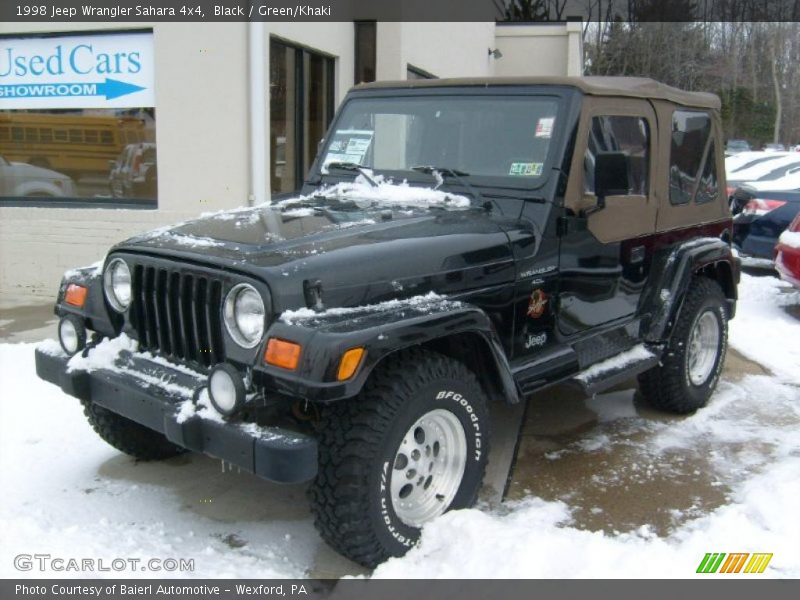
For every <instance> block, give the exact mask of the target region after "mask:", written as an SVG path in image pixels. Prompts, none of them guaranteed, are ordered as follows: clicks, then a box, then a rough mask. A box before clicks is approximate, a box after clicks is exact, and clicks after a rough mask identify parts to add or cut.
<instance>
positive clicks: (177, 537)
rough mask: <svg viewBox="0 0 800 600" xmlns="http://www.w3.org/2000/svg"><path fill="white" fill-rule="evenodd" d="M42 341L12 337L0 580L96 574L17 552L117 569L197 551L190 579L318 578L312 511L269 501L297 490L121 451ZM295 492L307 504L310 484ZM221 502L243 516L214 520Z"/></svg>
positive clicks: (203, 461) (2, 401) (1, 418)
mask: <svg viewBox="0 0 800 600" xmlns="http://www.w3.org/2000/svg"><path fill="white" fill-rule="evenodd" d="M34 348H35V344H0V489H2V494H0V531H2V534H0V536H1V537H2V543H1V544H0V577H25V576H31V577H41V576H45V577H58V576H62V575H64V576H73V577H76V576H77V577H80V576H86V577H91V576H93V574H92V573H85V574H83V575H81V574H80V573H69V572H53V571H50V572H45V573H39V572H38V571H31V572H27V573H26V572H18V571H16V570H15V569H14V567H13V557H14V556H15V555H17V554H21V553H25V554H37V553H43V554H50V555H51V556H53V557H64V558H78V559H81V558H95V559H100V558H102V559H104V560H105V561H106V565H108V564H110V562H111V561H112V560H113V559H114V558H122V559H127V558H141V559H150V558H157V559H162V560H163V559H165V558H193V559H194V560H195V570H194V572H192V573H184V574H183V575H185V576H195V577H250V578H256V577H257V578H281V577H291V578H294V577H302V576H303V575H305V574H306V571H307V569H308V565H309V564H311V563H312V561H313V557H314V554H315V552H316V550H317V547H318V546H319V545H320V544H321V542H320V541H319V540H318V538H317V536H316V534H315V533H314V530H313V527H312V524H311V522H310V519H309V518H308V514H307V511H304V510H301V511H299V512H298V511H289V512H288V513H286V514H280V513H281V512H282V511H283V512H285V511H286V509H285V507H281V508H280V510H279V509H278V508H275V507H270V506H260V504H261V501H262V500H263V498H264V497H265V496H266V495H269V494H275V493H276V490H277V491H278V492H281V493H283V490H286V489H287V488H282V487H280V486H273V485H270V484H268V483H266V482H262V481H259V480H256V479H255V478H251V477H250V476H248V475H244V474H242V475H237V474H236V473H233V474H226V475H222V474H221V473H220V465H219V462H216V461H212V460H210V459H207V458H204V457H179V458H177V459H172V460H171V461H168V462H167V463H162V464H160V465H159V464H156V463H136V462H135V461H133V460H132V459H130V458H127V457H125V456H123V455H121V454H120V453H119V452H117V451H116V450H115V449H113V448H111V447H110V446H108V445H107V444H106V443H105V442H103V441H102V440H101V439H100V438H99V437H97V435H96V434H95V433H94V432H93V431H92V429H91V427H90V426H89V425H88V423H87V422H86V419H85V418H84V416H83V413H82V411H81V408H80V404H79V402H78V401H77V400H75V399H74V398H71V397H69V396H66V395H64V394H63V393H61V391H60V390H58V389H57V388H56V387H55V386H53V385H50V384H48V383H45V382H44V381H41V380H40V379H38V378H37V377H36V373H35V367H34V361H33V350H34ZM165 465H169V466H165ZM251 479H252V481H250V480H251ZM251 498H252V500H250V499H251ZM287 498H291V501H292V502H294V503H297V504H298V506H302V490H300V491H299V492H298V491H291V492H289V493H288V495H287ZM209 501H213V502H216V503H218V504H221V505H225V510H230V511H231V519H230V520H220V519H219V518H217V517H214V518H212V517H210V516H208V512H209V511H210V510H211V508H212V506H211V505H210V504H209ZM276 513H278V516H279V518H276ZM94 575H97V576H105V577H114V576H117V577H120V576H124V577H154V576H159V575H166V576H171V575H173V574H172V573H164V572H160V573H149V572H137V571H132V570H130V569H126V570H125V571H122V572H115V571H111V572H109V573H96V574H94ZM174 575H178V573H175V574H174Z"/></svg>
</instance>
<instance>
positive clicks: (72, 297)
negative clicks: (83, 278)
mask: <svg viewBox="0 0 800 600" xmlns="http://www.w3.org/2000/svg"><path fill="white" fill-rule="evenodd" d="M88 291H89V289H88V288H85V287H83V286H82V285H78V284H76V283H70V284H69V285H68V286H67V293H66V294H64V302H66V303H67V304H72V306H77V307H82V306H83V305H84V304H86V294H87V293H88Z"/></svg>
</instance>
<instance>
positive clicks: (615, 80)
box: [353, 77, 720, 110]
mask: <svg viewBox="0 0 800 600" xmlns="http://www.w3.org/2000/svg"><path fill="white" fill-rule="evenodd" d="M495 86H497V87H503V86H516V87H525V86H566V87H573V88H576V89H578V90H580V91H581V92H583V93H584V94H586V95H590V96H611V97H625V98H642V99H654V100H666V101H668V102H672V103H675V104H680V105H681V106H694V107H701V108H711V109H716V110H719V108H720V100H719V97H718V96H717V95H716V94H710V93H706V92H688V91H685V90H681V89H678V88H675V87H672V86H669V85H666V84H663V83H659V82H657V81H655V80H654V79H649V78H645V77H459V78H452V79H410V80H401V81H376V82H373V83H362V84H359V85H356V86H355V87H354V88H353V89H354V90H374V89H415V88H437V87H495Z"/></svg>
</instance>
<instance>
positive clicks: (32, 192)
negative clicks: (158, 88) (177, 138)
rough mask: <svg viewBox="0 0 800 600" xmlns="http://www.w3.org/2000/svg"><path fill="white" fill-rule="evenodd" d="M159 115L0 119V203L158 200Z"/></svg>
mask: <svg viewBox="0 0 800 600" xmlns="http://www.w3.org/2000/svg"><path fill="white" fill-rule="evenodd" d="M155 127H156V125H155V110H154V109H152V108H143V109H124V110H120V109H84V110H31V111H15V110H7V111H2V112H0V157H1V159H0V199H2V198H40V199H46V198H52V199H80V200H107V199H115V198H116V199H127V200H137V201H144V202H146V203H153V204H155V203H156V201H157V199H158V185H157V181H158V178H157V167H156V162H157V161H156V145H155Z"/></svg>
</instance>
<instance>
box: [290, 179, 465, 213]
mask: <svg viewBox="0 0 800 600" xmlns="http://www.w3.org/2000/svg"><path fill="white" fill-rule="evenodd" d="M372 179H373V181H375V183H377V184H378V185H377V186H373V185H372V184H370V183H369V181H367V179H366V178H365V177H363V176H362V175H359V176H358V177H356V178H355V180H353V181H345V182H342V183H337V184H336V185H332V186H325V187H322V188H321V189H319V190H318V191H315V192H314V193H313V194H310V195H307V196H298V197H297V198H289V199H288V200H282V201H281V202H278V203H277V204H276V205H275V206H276V207H277V208H280V209H283V208H287V207H290V206H292V205H294V204H300V203H305V202H308V201H311V200H317V199H320V197H322V198H336V199H338V200H352V201H353V202H355V203H356V204H362V203H363V204H365V205H370V204H378V205H384V206H391V207H407V208H428V207H431V206H447V207H450V208H468V207H469V205H470V200H469V198H467V197H465V196H461V195H458V194H450V193H447V192H443V191H441V190H438V189H436V188H428V187H415V186H411V185H408V182H407V181H405V180H404V181H403V182H401V183H394V182H393V181H392V180H391V179H386V178H385V177H384V176H383V175H373V176H372ZM437 187H438V185H437Z"/></svg>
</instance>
